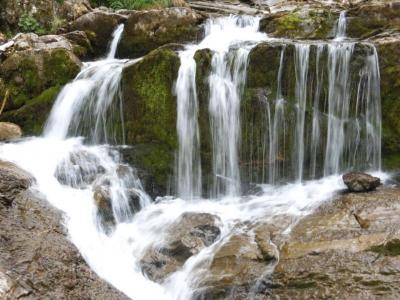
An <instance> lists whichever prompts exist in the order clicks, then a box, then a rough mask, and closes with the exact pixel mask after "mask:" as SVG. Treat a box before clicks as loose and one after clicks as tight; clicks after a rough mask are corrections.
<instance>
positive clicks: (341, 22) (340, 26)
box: [335, 11, 347, 40]
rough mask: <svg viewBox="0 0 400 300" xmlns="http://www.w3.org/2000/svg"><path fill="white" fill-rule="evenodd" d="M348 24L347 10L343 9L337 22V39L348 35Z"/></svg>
mask: <svg viewBox="0 0 400 300" xmlns="http://www.w3.org/2000/svg"><path fill="white" fill-rule="evenodd" d="M346 25H347V20H346V11H341V12H340V14H339V19H338V22H337V28H336V34H335V39H336V40H341V39H344V38H345V37H346V28H347V27H346Z"/></svg>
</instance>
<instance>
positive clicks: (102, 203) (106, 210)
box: [93, 186, 115, 231]
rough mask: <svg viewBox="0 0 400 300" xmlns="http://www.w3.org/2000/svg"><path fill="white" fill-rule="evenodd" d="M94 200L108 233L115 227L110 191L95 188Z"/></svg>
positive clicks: (98, 214)
mask: <svg viewBox="0 0 400 300" xmlns="http://www.w3.org/2000/svg"><path fill="white" fill-rule="evenodd" d="M93 199H94V203H95V205H96V208H97V216H98V219H99V221H100V224H101V226H102V228H104V229H105V230H106V231H108V230H110V228H111V227H112V226H114V225H115V217H114V213H113V209H112V202H111V197H110V191H109V189H108V188H107V187H104V186H95V187H94V188H93Z"/></svg>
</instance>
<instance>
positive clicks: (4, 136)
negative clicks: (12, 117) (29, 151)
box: [0, 122, 22, 141]
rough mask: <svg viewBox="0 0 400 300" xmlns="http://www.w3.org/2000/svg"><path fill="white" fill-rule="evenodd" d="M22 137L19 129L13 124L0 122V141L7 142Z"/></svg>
mask: <svg viewBox="0 0 400 300" xmlns="http://www.w3.org/2000/svg"><path fill="white" fill-rule="evenodd" d="M21 136H22V130H21V128H20V127H19V126H18V125H16V124H13V123H8V122H0V141H8V140H13V139H16V138H19V137H21Z"/></svg>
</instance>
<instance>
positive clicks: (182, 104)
mask: <svg viewBox="0 0 400 300" xmlns="http://www.w3.org/2000/svg"><path fill="white" fill-rule="evenodd" d="M258 26H259V18H254V17H246V16H244V17H237V16H230V17H226V18H218V19H212V20H208V21H207V23H206V25H205V38H204V39H203V41H201V42H200V43H199V44H198V45H190V46H188V47H187V49H186V50H185V51H183V52H181V54H180V57H181V67H180V70H179V76H178V80H177V85H176V86H177V87H176V92H177V98H178V123H177V128H178V138H179V151H178V158H177V159H178V170H177V173H178V174H177V178H178V180H177V181H178V188H177V190H178V195H179V196H180V197H182V198H185V199H191V198H193V197H199V196H200V195H201V188H200V187H201V185H202V182H201V168H200V164H201V161H200V157H199V151H200V150H199V147H200V145H199V129H198V124H197V116H198V109H197V106H198V103H197V91H196V85H195V80H196V79H195V73H196V63H195V61H194V59H193V56H194V54H195V53H196V51H197V50H200V49H206V48H208V49H210V50H211V51H212V52H213V56H212V62H211V64H212V69H211V74H210V77H209V89H210V90H209V92H210V99H209V113H210V123H211V134H212V146H213V186H214V188H213V193H212V194H213V196H217V197H221V196H223V195H232V196H235V195H239V194H240V175H239V165H238V147H239V140H240V115H239V108H240V96H241V90H242V88H243V85H244V83H245V79H246V67H247V57H248V54H249V52H250V50H251V48H252V47H254V46H255V45H256V43H257V42H260V41H262V40H265V39H266V35H265V34H263V33H261V32H259V31H258ZM232 49H233V50H232Z"/></svg>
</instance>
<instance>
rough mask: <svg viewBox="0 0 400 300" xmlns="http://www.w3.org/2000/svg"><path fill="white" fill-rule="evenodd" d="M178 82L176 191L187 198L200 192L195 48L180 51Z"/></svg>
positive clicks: (193, 196)
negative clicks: (193, 49)
mask: <svg viewBox="0 0 400 300" xmlns="http://www.w3.org/2000/svg"><path fill="white" fill-rule="evenodd" d="M180 56H181V67H180V68H179V74H178V79H177V83H176V95H177V102H178V105H177V131H178V140H179V149H178V174H177V191H178V195H179V197H181V198H184V199H192V198H195V197H200V196H201V183H202V180H201V166H200V137H199V126H198V122H197V117H198V116H197V115H198V108H197V106H198V103H197V92H196V78H195V76H196V62H195V60H194V59H193V51H191V50H189V51H184V52H182V53H181V54H180Z"/></svg>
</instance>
